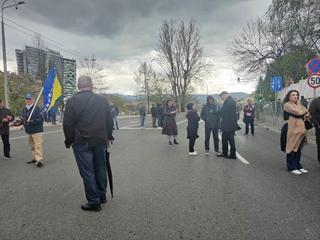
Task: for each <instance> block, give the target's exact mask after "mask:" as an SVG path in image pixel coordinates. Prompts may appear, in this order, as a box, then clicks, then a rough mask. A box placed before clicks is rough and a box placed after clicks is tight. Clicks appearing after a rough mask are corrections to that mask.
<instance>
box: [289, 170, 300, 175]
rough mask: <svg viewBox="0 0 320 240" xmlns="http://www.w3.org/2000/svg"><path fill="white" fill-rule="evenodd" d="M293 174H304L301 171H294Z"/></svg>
mask: <svg viewBox="0 0 320 240" xmlns="http://www.w3.org/2000/svg"><path fill="white" fill-rule="evenodd" d="M291 173H293V174H295V175H301V174H302V172H300V171H299V170H293V171H291Z"/></svg>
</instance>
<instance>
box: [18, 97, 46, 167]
mask: <svg viewBox="0 0 320 240" xmlns="http://www.w3.org/2000/svg"><path fill="white" fill-rule="evenodd" d="M25 103H26V106H25V107H24V108H23V109H22V114H21V115H22V116H21V117H22V120H23V126H24V130H25V132H26V133H27V134H28V135H29V139H28V141H29V144H30V146H31V152H32V157H33V158H32V160H30V161H27V163H28V164H30V163H35V164H36V166H37V167H42V166H43V134H42V133H43V113H42V110H41V108H40V107H38V106H36V105H35V102H34V98H33V95H32V94H31V93H28V94H26V96H25Z"/></svg>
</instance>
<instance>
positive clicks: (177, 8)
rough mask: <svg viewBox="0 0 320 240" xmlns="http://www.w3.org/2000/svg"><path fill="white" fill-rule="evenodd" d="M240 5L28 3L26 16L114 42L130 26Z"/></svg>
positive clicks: (84, 0) (215, 0) (203, 1)
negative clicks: (131, 23) (132, 23)
mask: <svg viewBox="0 0 320 240" xmlns="http://www.w3.org/2000/svg"><path fill="white" fill-rule="evenodd" d="M237 2H243V0H225V1H223V0H198V1H195V0H162V1H159V0H107V1H106V0H68V1H65V0H55V1H44V0H29V1H28V0H27V4H26V5H25V6H24V8H25V9H24V12H25V16H26V17H27V18H29V19H30V20H34V21H41V22H44V23H46V24H49V25H52V26H54V27H57V28H61V29H63V30H69V31H75V32H78V33H82V34H83V33H85V34H93V35H101V36H105V37H108V38H112V37H114V36H115V35H117V34H119V33H120V32H121V31H122V30H124V29H125V27H126V26H127V24H128V23H130V22H135V21H139V20H148V21H147V22H146V24H152V20H154V18H156V19H159V18H160V19H162V18H171V17H177V18H190V17H194V18H198V17H199V18H201V17H208V16H210V15H211V14H215V13H216V11H218V10H219V8H221V7H223V6H230V5H231V6H232V4H234V3H237ZM150 20H151V22H150Z"/></svg>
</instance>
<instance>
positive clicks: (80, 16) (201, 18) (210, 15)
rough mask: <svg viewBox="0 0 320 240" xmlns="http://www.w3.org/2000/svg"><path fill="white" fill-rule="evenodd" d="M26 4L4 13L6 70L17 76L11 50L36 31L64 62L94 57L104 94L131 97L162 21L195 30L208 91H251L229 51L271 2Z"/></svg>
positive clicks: (63, 0)
mask: <svg viewBox="0 0 320 240" xmlns="http://www.w3.org/2000/svg"><path fill="white" fill-rule="evenodd" d="M25 1H26V4H25V5H22V6H20V8H19V9H18V10H15V9H14V8H11V9H6V10H5V17H6V18H7V19H6V20H5V21H6V23H7V24H9V25H10V26H6V43H7V55H8V61H9V63H8V65H9V66H8V68H9V70H10V71H16V62H15V53H14V49H16V48H19V49H22V48H24V46H25V45H32V37H31V36H33V33H32V31H35V32H39V33H41V34H42V36H43V39H44V40H45V46H46V47H48V48H51V49H54V50H57V51H60V52H61V54H62V55H63V56H64V57H67V58H77V59H78V58H81V57H86V56H91V55H93V54H95V55H96V58H97V60H98V61H99V62H100V63H101V64H102V65H103V66H104V67H105V72H106V82H107V85H108V86H109V90H108V91H109V92H118V93H126V94H135V83H134V80H133V74H134V72H135V71H137V69H138V67H139V64H140V63H141V62H142V61H143V60H148V59H149V60H150V59H152V58H153V56H154V50H155V48H156V47H157V43H158V35H159V29H160V27H161V24H162V22H163V20H164V19H174V20H177V21H179V20H185V21H189V20H190V19H191V18H194V19H195V20H196V21H197V23H198V24H199V25H200V31H201V32H200V33H201V43H202V45H203V47H204V50H205V53H206V55H207V56H208V57H210V59H211V60H212V62H213V65H214V72H213V74H211V75H210V76H207V77H206V81H207V82H208V84H209V92H210V93H216V92H219V91H221V90H222V89H225V90H228V91H245V92H251V91H252V90H253V89H254V86H253V85H252V84H241V83H240V84H238V83H237V81H236V79H237V77H238V73H236V72H235V69H236V66H234V65H233V62H232V57H231V56H229V53H228V48H229V47H230V42H231V40H232V37H233V36H234V35H235V34H237V32H239V31H240V30H241V28H242V27H243V26H244V25H245V24H246V22H247V21H250V20H254V19H256V18H257V17H262V16H263V15H264V14H265V11H266V9H267V7H268V6H269V4H270V3H271V0H54V1H53V0H51V1H49V0H25ZM11 21H14V22H11ZM15 23H18V24H20V25H22V26H18V25H16V24H15ZM17 29H18V30H17ZM52 41H56V42H57V43H54V44H53V42H52ZM1 69H2V62H1ZM257 77H258V76H257ZM245 78H246V76H241V79H245ZM197 91H198V92H202V93H205V92H206V87H204V86H202V87H201V86H199V87H198V89H197Z"/></svg>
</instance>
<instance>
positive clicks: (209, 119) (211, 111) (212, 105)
mask: <svg viewBox="0 0 320 240" xmlns="http://www.w3.org/2000/svg"><path fill="white" fill-rule="evenodd" d="M219 110H220V109H219V105H218V104H217V103H216V102H215V100H214V98H213V97H212V96H208V97H207V103H206V104H205V105H204V106H203V108H202V110H201V114H200V116H201V118H202V120H203V121H204V122H205V141H204V146H205V151H206V155H208V154H209V142H210V135H211V133H212V136H213V141H214V150H215V151H216V153H220V152H219V127H220V124H219V123H220V121H219V120H220V112H219Z"/></svg>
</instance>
